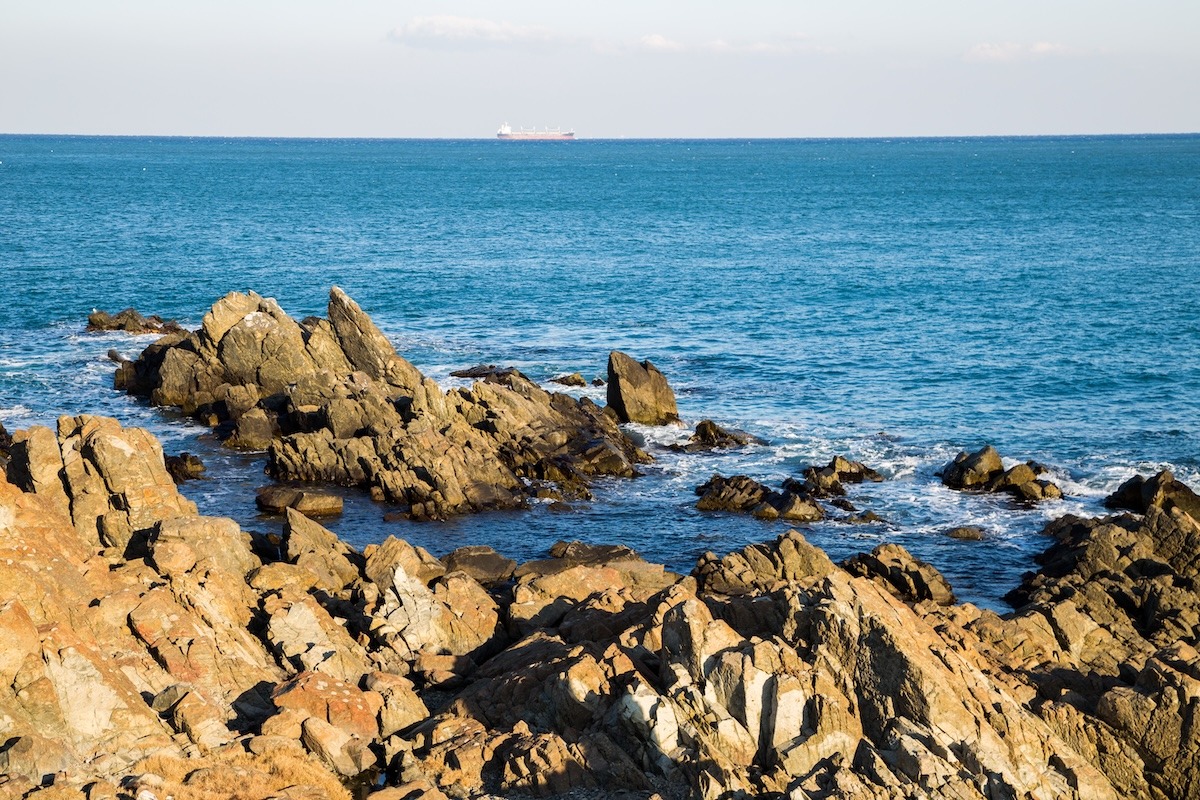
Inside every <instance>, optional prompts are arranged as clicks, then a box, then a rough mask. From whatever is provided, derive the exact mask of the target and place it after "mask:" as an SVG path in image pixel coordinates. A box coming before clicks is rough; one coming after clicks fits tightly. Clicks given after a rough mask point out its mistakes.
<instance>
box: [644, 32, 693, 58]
mask: <svg viewBox="0 0 1200 800" xmlns="http://www.w3.org/2000/svg"><path fill="white" fill-rule="evenodd" d="M638 49H641V50H649V51H650V52H652V53H682V52H683V51H684V50H685V49H686V48H685V47H684V46H683V44H682V43H681V42H677V41H675V40H674V39H668V38H667V37H665V36H663V35H662V34H661V33H648V34H646V35H645V36H643V37H642V38H641V39H639V40H638Z"/></svg>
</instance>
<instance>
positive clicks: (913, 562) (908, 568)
mask: <svg viewBox="0 0 1200 800" xmlns="http://www.w3.org/2000/svg"><path fill="white" fill-rule="evenodd" d="M841 567H842V569H844V570H846V571H847V572H849V573H850V574H851V575H859V576H862V577H864V578H870V579H872V580H876V581H878V582H879V583H880V585H882V586H883V587H884V588H885V589H887V590H888V591H889V592H891V593H892V594H894V595H895V596H896V597H899V598H900V599H901V600H906V601H909V602H914V603H923V602H925V601H931V602H934V603H937V604H938V605H940V606H948V605H951V604H953V603H954V602H955V600H954V592H953V591H952V590H951V589H950V584H949V583H948V582H947V581H946V579H945V578H944V577H942V574H941V573H940V572H938V571H937V570H936V569H934V568H933V566H932V565H930V564H927V563H926V562H924V561H922V560H921V559H919V558H915V557H913V556H912V555H911V554H910V553H909V552H908V551H907V550H905V549H904V548H903V547H901V546H900V545H898V544H881V545H879V546H878V547H876V548H875V549H874V550H872V551H871V552H870V554H866V553H862V554H859V555H857V556H854V557H853V558H850V559H848V560H846V561H843V562H842V564H841Z"/></svg>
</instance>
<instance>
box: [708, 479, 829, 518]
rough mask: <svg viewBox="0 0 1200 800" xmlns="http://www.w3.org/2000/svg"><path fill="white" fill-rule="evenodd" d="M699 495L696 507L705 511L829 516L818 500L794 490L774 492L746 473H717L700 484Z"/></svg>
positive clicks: (777, 516) (785, 515) (776, 515)
mask: <svg viewBox="0 0 1200 800" xmlns="http://www.w3.org/2000/svg"><path fill="white" fill-rule="evenodd" d="M696 494H698V495H700V499H699V500H698V501H697V502H696V508H698V509H700V510H701V511H748V512H750V513H751V514H753V515H754V516H756V517H758V518H759V519H768V520H771V519H785V520H789V521H792V522H814V521H816V520H819V519H823V518H824V517H825V512H824V511H823V510H822V509H821V507H820V506H819V505H817V504H816V503H815V502H813V501H811V500H808V499H806V498H803V497H800V496H799V495H797V494H795V493H793V492H791V491H787V490H785V491H783V492H776V491H773V490H771V489H769V488H768V487H766V486H764V485H763V484H761V483H759V482H758V481H756V480H754V479H753V478H750V477H747V476H745V475H734V476H733V477H731V478H724V477H722V476H720V475H713V476H712V477H711V478H710V479H709V480H708V481H707V482H705V483H704V484H703V485H701V486H697V487H696Z"/></svg>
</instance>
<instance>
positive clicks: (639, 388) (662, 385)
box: [608, 350, 679, 425]
mask: <svg viewBox="0 0 1200 800" xmlns="http://www.w3.org/2000/svg"><path fill="white" fill-rule="evenodd" d="M608 407H609V408H611V409H612V410H613V411H615V412H616V414H617V418H618V419H619V420H620V421H621V422H640V423H642V424H643V425H666V424H668V423H671V422H678V421H679V409H678V408H676V407H675V393H674V392H673V391H671V387H670V386H669V385H668V384H667V379H666V377H665V376H664V375H663V374H662V373H661V372H659V371H658V367H656V366H654V365H653V364H651V363H650V362H649V361H643V362H641V363H640V364H639V363H638V362H637V361H634V360H633V359H632V358H630V357H629V356H627V355H625V354H624V353H622V352H621V351H620V350H613V351H612V352H611V353H609V354H608Z"/></svg>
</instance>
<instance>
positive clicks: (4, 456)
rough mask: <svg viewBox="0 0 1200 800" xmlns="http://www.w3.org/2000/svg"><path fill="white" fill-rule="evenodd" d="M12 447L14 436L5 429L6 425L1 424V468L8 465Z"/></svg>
mask: <svg viewBox="0 0 1200 800" xmlns="http://www.w3.org/2000/svg"><path fill="white" fill-rule="evenodd" d="M12 446H13V438H12V434H10V433H9V432H8V430H7V429H6V428H5V427H4V423H3V422H0V467H2V466H5V465H6V464H7V463H8V457H9V451H11V450H12Z"/></svg>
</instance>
